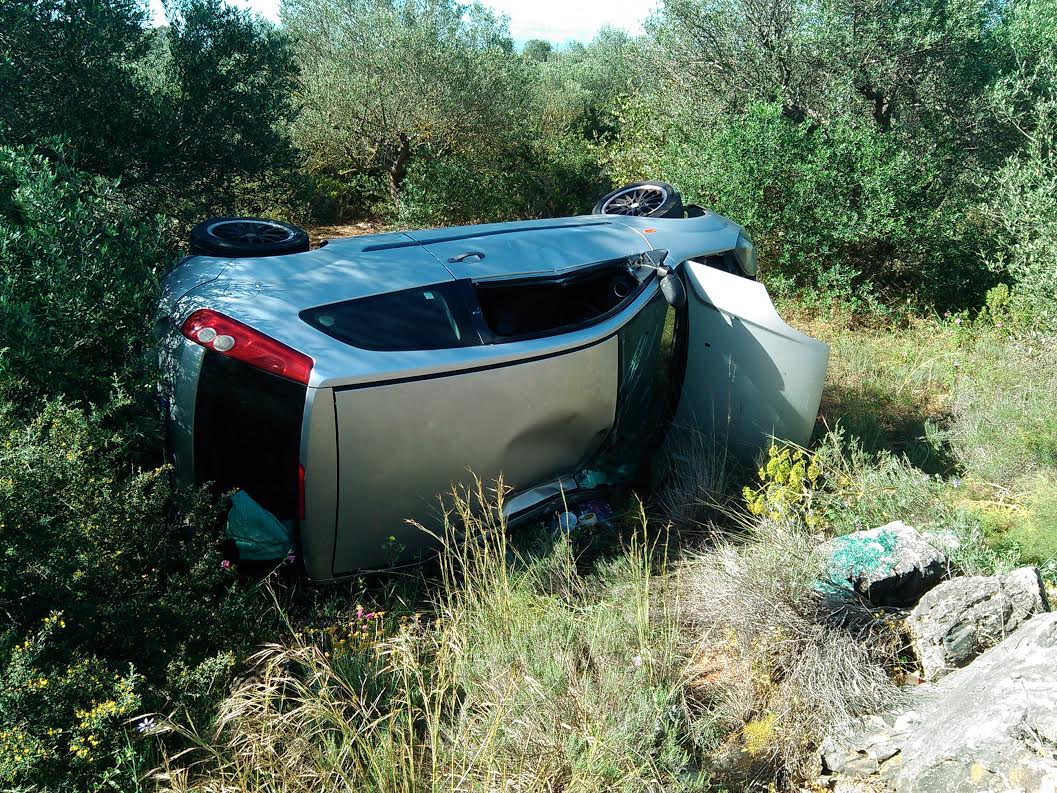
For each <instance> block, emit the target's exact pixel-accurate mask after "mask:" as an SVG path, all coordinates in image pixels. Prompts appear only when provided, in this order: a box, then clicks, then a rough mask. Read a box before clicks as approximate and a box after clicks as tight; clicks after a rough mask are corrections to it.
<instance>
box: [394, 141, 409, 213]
mask: <svg viewBox="0 0 1057 793" xmlns="http://www.w3.org/2000/svg"><path fill="white" fill-rule="evenodd" d="M410 157H411V141H410V140H409V139H408V137H407V135H405V134H404V133H403V132H401V133H400V145H399V147H398V148H397V150H396V157H394V158H393V163H392V165H390V166H389V196H390V198H392V199H393V204H394V205H396V206H398V207H399V206H400V186H401V184H402V183H403V181H404V176H405V174H406V173H407V161H408V159H410Z"/></svg>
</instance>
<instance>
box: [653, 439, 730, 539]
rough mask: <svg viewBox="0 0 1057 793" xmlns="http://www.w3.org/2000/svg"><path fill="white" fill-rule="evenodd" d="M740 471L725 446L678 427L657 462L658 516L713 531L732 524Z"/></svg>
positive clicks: (681, 525) (655, 512)
mask: <svg viewBox="0 0 1057 793" xmlns="http://www.w3.org/2000/svg"><path fill="white" fill-rule="evenodd" d="M741 473H743V472H740V471H739V470H738V468H737V464H736V463H735V461H734V459H733V458H732V457H731V455H730V454H729V453H728V451H727V446H726V444H724V443H722V442H720V441H717V440H716V439H715V438H713V437H711V436H709V435H706V434H704V433H702V432H700V431H699V430H696V429H694V428H681V429H674V430H673V431H672V432H670V433H669V435H668V440H667V441H666V443H665V445H664V447H663V448H662V449H661V451H660V453H659V454H658V456H657V460H656V462H655V463H654V484H653V492H652V495H651V498H650V505H651V511H652V513H653V516H654V519H655V520H659V521H662V522H665V523H670V524H671V525H672V526H674V527H675V528H677V529H679V530H680V531H683V532H686V531H688V530H689V531H690V532H692V533H696V532H702V531H703V532H705V533H707V534H709V535H712V534H714V533H715V532H716V525H717V524H727V523H729V517H730V514H731V512H732V510H733V508H734V507H735V502H736V496H733V495H732V494H733V493H735V491H736V489H737V488H736V487H735V484H736V483H737V482H738V481H739V474H741Z"/></svg>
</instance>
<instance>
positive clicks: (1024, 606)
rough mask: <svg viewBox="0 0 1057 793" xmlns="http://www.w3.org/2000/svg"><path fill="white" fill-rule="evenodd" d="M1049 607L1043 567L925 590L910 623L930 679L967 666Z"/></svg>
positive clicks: (970, 577)
mask: <svg viewBox="0 0 1057 793" xmlns="http://www.w3.org/2000/svg"><path fill="white" fill-rule="evenodd" d="M1046 610H1047V604H1046V595H1045V593H1044V591H1043V588H1042V579H1041V578H1040V577H1039V571H1038V570H1037V569H1036V568H1034V567H1022V568H1020V569H1019V570H1014V571H1013V572H1012V573H1008V574H1007V575H995V576H966V577H964V578H955V579H952V580H950V581H944V582H943V583H941V584H939V585H938V586H936V587H935V589H932V590H930V591H929V592H926V593H925V595H924V596H923V597H922V598H921V600H920V601H918V604H917V605H916V606H915V607H914V610H913V611H911V612H910V615H909V616H908V617H907V621H906V625H907V629H908V630H909V632H910V636H911V639H912V641H913V644H914V652H915V653H916V654H917V657H918V660H919V661H920V663H921V670H922V674H923V676H924V679H925V680H929V681H933V680H938V679H939V678H941V677H943V676H944V675H946V674H947V673H948V672H951V671H952V670H954V669H958V668H960V667H963V666H965V665H966V664H967V663H969V662H970V661H972V660H973V659H974V658H976V656H978V655H980V653H982V652H984V651H985V650H987V649H989V648H991V647H994V646H995V645H996V644H998V643H999V642H1001V641H1002V640H1003V639H1004V638H1006V637H1007V636H1008V635H1009V634H1011V633H1012V632H1013V631H1014V630H1016V629H1017V628H1018V627H1020V625H1021V624H1022V623H1023V622H1024V621H1025V620H1026V619H1028V618H1029V617H1031V616H1033V615H1035V614H1038V613H1040V612H1043V611H1046Z"/></svg>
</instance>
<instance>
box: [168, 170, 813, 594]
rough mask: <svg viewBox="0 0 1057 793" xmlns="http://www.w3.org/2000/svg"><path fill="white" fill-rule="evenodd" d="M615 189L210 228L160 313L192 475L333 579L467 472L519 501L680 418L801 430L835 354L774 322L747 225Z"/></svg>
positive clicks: (722, 428) (745, 428)
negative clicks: (429, 212) (454, 223)
mask: <svg viewBox="0 0 1057 793" xmlns="http://www.w3.org/2000/svg"><path fill="white" fill-rule="evenodd" d="M653 185H654V183H647V185H646V186H647V187H651V186H653ZM632 189H638V190H640V191H641V190H642V189H643V186H642V185H638V186H632V187H629V188H625V191H628V190H632ZM658 189H668V190H670V187H668V186H667V185H660V186H659V187H658ZM618 194H619V195H618ZM611 195H612V196H616V199H617V200H613V199H612V198H611V197H608V198H610V199H611V200H610V201H609V203H603V202H600V208H598V207H596V211H598V214H592V215H587V216H582V217H571V218H561V219H551V220H534V221H525V222H516V223H501V224H491V225H480V226H465V227H456V228H443V229H432V230H428V231H409V232H401V233H385V234H376V235H371V236H361V237H352V238H347V239H334V240H329V241H327V242H326V243H324V244H323V245H322V246H321V247H320V248H318V249H316V250H308V240H307V236H305V235H304V234H303V232H300V230H298V229H296V228H294V227H292V226H288V225H286V224H283V223H278V222H276V221H264V220H254V219H236V218H221V219H215V220H213V221H208V222H207V223H205V224H202V225H200V226H199V227H197V229H196V232H195V233H196V234H197V237H193V240H192V242H193V246H194V247H193V250H196V251H197V253H196V255H192V256H190V257H188V258H186V259H184V260H183V261H182V262H180V263H179V265H178V266H177V267H176V268H175V269H174V270H173V271H172V272H171V273H170V275H169V276H168V278H167V279H166V281H165V285H164V297H163V301H162V321H161V323H160V326H159V330H160V332H161V336H162V340H163V341H162V346H161V362H162V370H163V374H164V384H163V390H164V397H165V405H166V411H167V417H168V420H169V421H168V438H169V448H170V449H171V454H172V458H173V462H174V464H175V467H176V471H177V473H178V475H179V476H180V477H181V478H183V479H185V480H187V481H197V482H206V481H211V482H215V483H216V484H217V485H218V486H219V487H221V488H223V489H225V490H234V489H238V490H239V491H241V492H243V493H245V494H248V496H250V497H252V500H253V502H254V504H255V505H257V506H259V508H260V510H261V512H262V513H263V514H264V515H266V516H268V517H270V518H273V519H274V520H275V521H276V523H277V524H281V525H283V526H285V527H286V528H287V529H288V530H289V532H290V538H291V539H290V541H291V544H292V545H293V547H295V548H296V550H297V553H298V555H299V557H300V558H301V559H303V562H304V568H305V571H306V573H307V576H308V577H309V578H310V579H312V580H315V581H327V580H334V579H338V578H341V577H343V576H347V575H350V574H352V573H354V572H355V571H358V570H362V569H367V568H375V567H381V566H386V565H389V564H392V563H393V562H395V561H406V560H409V559H411V558H413V557H415V556H416V555H418V554H420V553H421V552H422V551H423V550H424V549H425V548H427V547H428V544H429V539H430V538H429V536H428V535H427V534H425V533H424V532H422V531H420V530H419V529H416V528H415V527H413V526H411V525H410V524H409V523H408V519H413V520H416V521H418V522H420V523H422V524H424V525H427V526H428V525H430V524H431V522H433V521H435V520H436V515H437V510H438V502H437V494H438V493H442V492H446V491H448V490H449V489H450V487H451V485H452V484H453V483H456V482H465V481H467V480H468V479H470V477H471V476H472V475H476V476H478V477H480V478H482V479H484V480H489V479H493V478H495V477H497V476H499V475H500V474H501V475H502V476H503V479H504V481H505V482H506V484H507V485H509V486H510V487H512V488H513V490H512V493H511V496H510V497H509V498H508V499H507V502H506V504H507V511H508V513H509V514H510V516H511V517H512V518H516V517H518V516H524V515H531V514H538V513H539V512H540V511H541V510H543V509H546V508H547V507H553V504H554V503H555V499H560V498H562V497H565V498H575V497H576V496H577V494H585V493H591V492H596V491H597V490H598V488H603V487H607V486H613V485H620V484H626V483H628V482H631V481H632V480H633V479H634V477H635V476H636V475H637V474H638V473H639V470H640V468H641V466H642V465H643V464H644V463H645V462H646V461H647V460H648V459H649V456H650V454H651V452H653V451H654V450H655V449H656V448H657V447H658V446H659V445H660V443H661V442H662V441H663V440H664V437H665V434H666V433H668V432H670V431H671V428H672V427H692V428H698V429H701V430H703V431H704V432H706V433H708V434H710V435H714V436H717V437H719V438H721V439H725V440H726V442H727V443H728V444H729V447H730V448H731V449H732V450H733V451H734V452H735V453H736V454H739V455H742V456H745V457H751V456H752V455H753V454H755V453H756V452H757V451H758V450H759V449H760V448H761V447H762V446H764V445H766V443H767V442H768V438H769V436H771V435H774V436H777V437H780V438H784V439H788V440H791V441H794V442H797V443H806V442H807V440H808V438H809V436H810V434H811V431H812V428H813V426H814V422H815V416H816V413H817V410H818V405H819V400H820V395H821V391H822V384H823V379H824V376H825V371H826V365H827V360H828V355H829V351H828V348H827V347H826V345H824V344H822V343H821V342H818V341H816V340H814V339H812V338H810V337H808V336H805V335H804V334H802V333H799V332H797V331H796V330H793V329H792V328H790V327H789V326H788V325H786V324H785V323H784V322H783V321H782V320H781V319H780V318H779V316H778V315H777V313H776V312H775V309H774V306H773V304H772V303H771V300H770V298H769V297H768V295H767V292H766V290H765V289H764V287H763V286H762V285H761V284H760V283H758V282H757V281H756V280H754V276H755V257H754V253H753V248H752V243H751V240H750V239H749V237H748V235H747V234H746V232H745V230H744V229H742V228H741V227H740V226H738V225H737V224H735V223H733V222H731V221H730V220H727V219H726V218H723V217H720V216H719V215H716V214H713V213H710V212H705V211H701V210H697V211H695V210H694V209H693V208H691V209H690V211H689V212H687V211H686V210H684V209H683V207H682V206H681V204H680V205H678V207H673V206H672V204H671V202H667V203H665V202H661V203H660V204H657V202H656V201H655V200H654V201H653V203H652V204H651V200H653V199H655V198H656V195H650V194H647V195H646V197H645V198H644V199H642V200H641V201H639V202H638V203H636V201H635V200H634V198H629V194H628V193H627V192H625V193H621V192H620V191H617V193H615V194H611ZM632 204H635V206H632ZM658 207H659V208H660V209H661V210H662V211H660V212H657V211H656V210H657V209H658ZM684 214H689V215H691V216H687V217H684V216H683V215H684ZM658 215H660V216H658ZM471 472H472V475H471ZM394 549H395V550H394Z"/></svg>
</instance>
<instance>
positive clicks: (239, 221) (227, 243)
mask: <svg viewBox="0 0 1057 793" xmlns="http://www.w3.org/2000/svg"><path fill="white" fill-rule="evenodd" d="M307 250H308V233H307V232H306V231H305V230H304V229H299V228H298V227H297V226H294V225H291V224H290V223H283V222H282V221H279V220H268V219H266V218H210V219H209V220H203V221H202V222H201V223H199V224H198V225H197V226H195V227H194V228H193V229H191V253H192V254H193V255H196V256H228V257H231V258H240V259H244V258H250V257H256V256H284V255H286V254H288V253H302V252H304V251H307Z"/></svg>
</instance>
